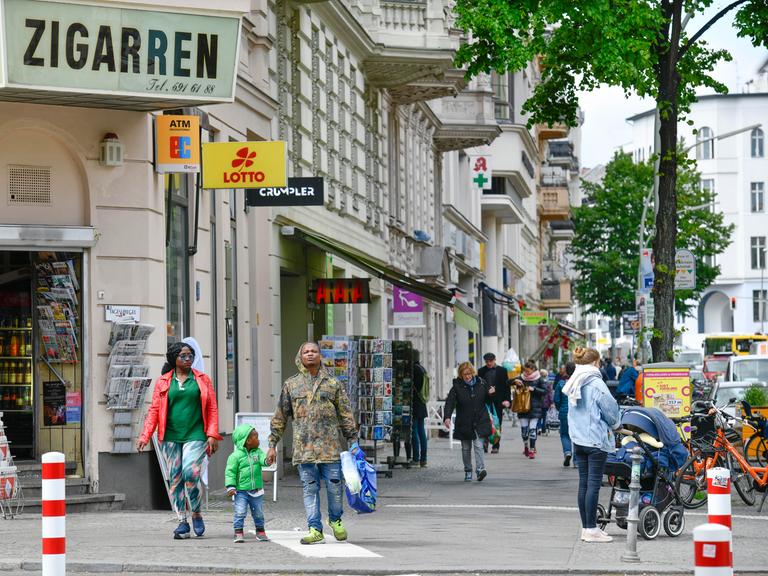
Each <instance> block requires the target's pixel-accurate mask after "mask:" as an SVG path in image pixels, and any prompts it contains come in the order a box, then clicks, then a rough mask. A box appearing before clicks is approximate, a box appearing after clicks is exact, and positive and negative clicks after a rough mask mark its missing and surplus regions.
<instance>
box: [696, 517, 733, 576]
mask: <svg viewBox="0 0 768 576" xmlns="http://www.w3.org/2000/svg"><path fill="white" fill-rule="evenodd" d="M693 546H694V558H695V568H694V572H693V574H694V576H733V567H732V565H731V531H730V530H729V529H728V528H726V527H725V526H723V525H722V524H702V525H700V526H696V528H694V529H693Z"/></svg>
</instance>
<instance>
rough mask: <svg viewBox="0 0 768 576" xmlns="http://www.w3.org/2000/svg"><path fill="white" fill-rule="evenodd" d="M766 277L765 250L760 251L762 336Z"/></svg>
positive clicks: (761, 332) (763, 330)
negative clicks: (764, 280) (764, 282)
mask: <svg viewBox="0 0 768 576" xmlns="http://www.w3.org/2000/svg"><path fill="white" fill-rule="evenodd" d="M764 277H765V248H764V247H763V248H761V249H760V299H759V302H760V305H759V306H758V307H757V309H758V310H759V311H760V334H765V295H764V292H763V279H764Z"/></svg>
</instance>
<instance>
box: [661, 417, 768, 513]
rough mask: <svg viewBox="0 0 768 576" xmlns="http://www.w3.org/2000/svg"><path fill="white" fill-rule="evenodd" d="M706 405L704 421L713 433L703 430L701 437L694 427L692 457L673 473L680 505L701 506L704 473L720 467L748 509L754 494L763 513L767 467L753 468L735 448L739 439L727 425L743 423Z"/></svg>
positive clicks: (704, 493)
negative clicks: (706, 420)
mask: <svg viewBox="0 0 768 576" xmlns="http://www.w3.org/2000/svg"><path fill="white" fill-rule="evenodd" d="M709 405H710V409H709V411H708V414H707V416H706V417H704V418H705V419H706V418H710V419H711V423H712V425H713V428H714V431H713V432H710V431H709V430H705V431H704V434H703V435H702V434H701V429H700V428H699V427H697V430H696V431H697V432H698V434H697V438H696V439H693V440H692V443H693V446H694V453H693V454H692V455H691V457H690V458H689V459H688V460H687V461H686V463H685V464H683V466H682V467H681V468H680V470H678V471H677V473H676V478H675V489H676V490H677V492H678V494H680V499H681V501H682V504H683V506H684V507H685V508H689V509H690V508H699V507H700V506H703V505H704V504H705V503H706V501H707V470H709V469H710V468H715V467H716V466H718V465H723V466H724V467H726V468H728V469H729V470H730V473H731V484H732V485H733V487H734V488H736V492H737V493H738V495H739V497H740V498H741V499H742V501H743V502H744V503H745V504H746V505H747V506H753V505H754V504H755V491H758V492H760V493H762V494H763V496H762V499H761V501H760V508H759V510H758V511H759V512H762V509H763V505H764V503H765V499H766V496H768V467H765V466H752V465H751V464H750V463H749V462H748V461H747V460H746V459H745V458H744V456H742V454H741V453H740V452H739V451H738V450H737V449H736V447H735V446H734V443H735V442H736V441H738V440H739V437H738V434H737V433H736V432H735V431H734V430H732V429H730V428H729V427H728V422H729V421H731V420H738V421H744V419H741V418H736V417H733V416H730V415H729V414H727V413H725V412H724V411H723V410H722V408H719V407H717V406H715V405H714V404H713V403H709ZM694 416H702V415H701V414H698V415H694ZM750 416H751V413H750ZM704 424H707V422H704Z"/></svg>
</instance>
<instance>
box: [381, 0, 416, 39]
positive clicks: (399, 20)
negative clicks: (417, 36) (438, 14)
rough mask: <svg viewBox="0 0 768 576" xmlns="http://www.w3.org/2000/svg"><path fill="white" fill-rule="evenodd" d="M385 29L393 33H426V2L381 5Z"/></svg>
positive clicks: (388, 2) (401, 2) (387, 2)
mask: <svg viewBox="0 0 768 576" xmlns="http://www.w3.org/2000/svg"><path fill="white" fill-rule="evenodd" d="M381 12H382V22H383V24H384V27H385V28H386V29H388V30H391V31H393V32H424V31H425V30H426V29H427V24H426V22H427V2H426V0H412V1H410V2H409V1H408V0H397V1H385V2H382V3H381Z"/></svg>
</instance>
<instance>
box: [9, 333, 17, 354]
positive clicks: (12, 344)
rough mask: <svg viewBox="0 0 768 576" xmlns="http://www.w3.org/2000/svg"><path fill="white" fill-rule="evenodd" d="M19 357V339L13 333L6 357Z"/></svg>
mask: <svg viewBox="0 0 768 576" xmlns="http://www.w3.org/2000/svg"><path fill="white" fill-rule="evenodd" d="M18 355H19V337H18V336H16V334H15V333H12V334H11V342H10V344H9V346H8V356H13V357H16V356H18Z"/></svg>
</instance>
